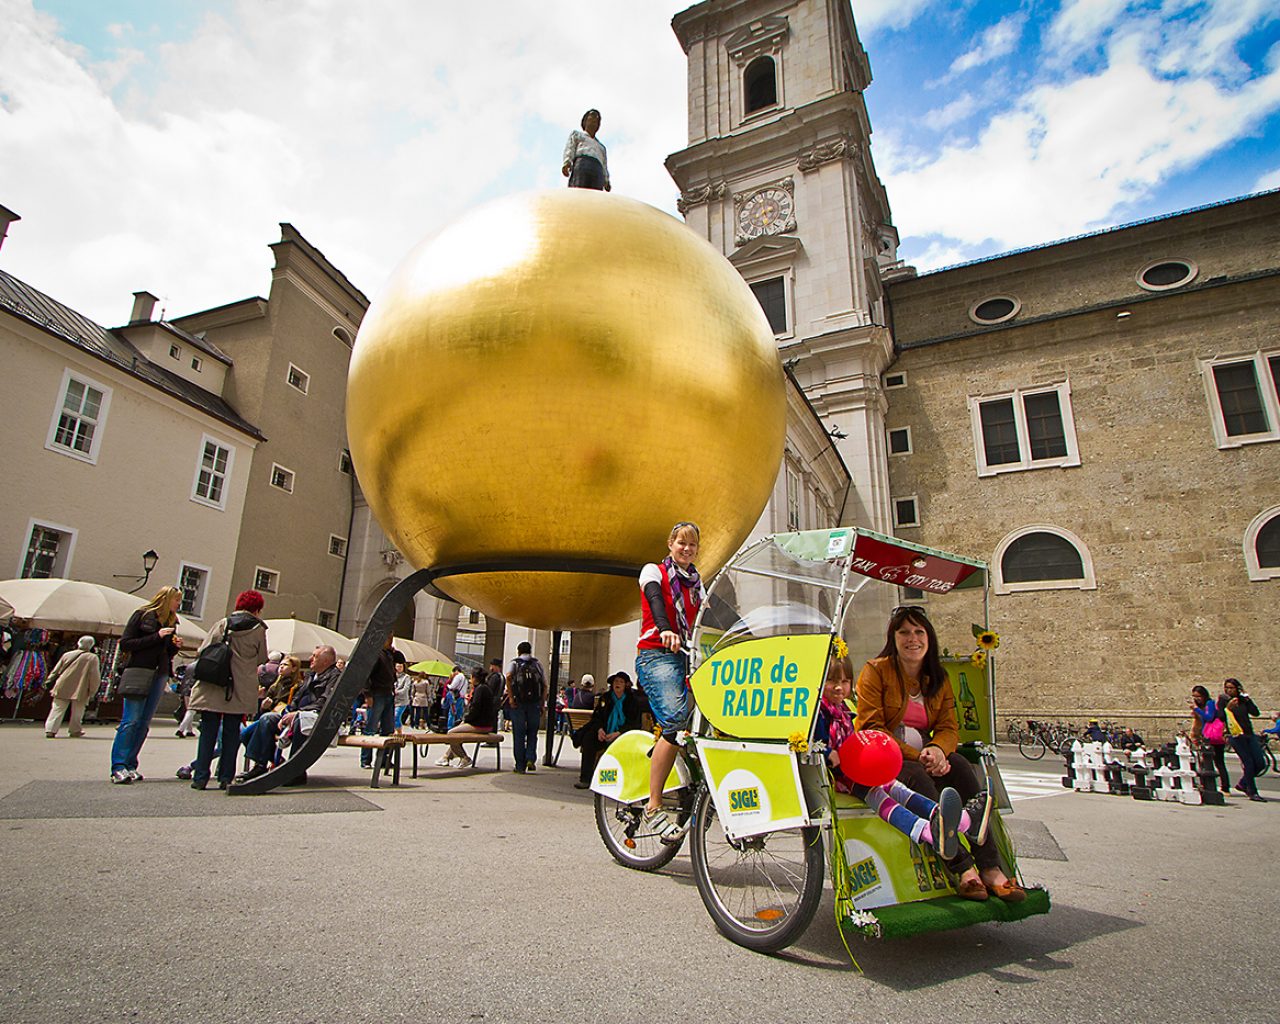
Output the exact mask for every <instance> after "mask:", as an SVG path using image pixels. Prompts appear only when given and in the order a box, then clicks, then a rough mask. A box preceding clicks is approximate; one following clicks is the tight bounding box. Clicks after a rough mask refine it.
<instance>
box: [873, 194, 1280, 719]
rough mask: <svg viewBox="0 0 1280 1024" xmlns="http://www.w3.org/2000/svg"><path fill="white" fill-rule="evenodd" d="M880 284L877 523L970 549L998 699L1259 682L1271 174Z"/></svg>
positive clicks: (1264, 605)
mask: <svg viewBox="0 0 1280 1024" xmlns="http://www.w3.org/2000/svg"><path fill="white" fill-rule="evenodd" d="M889 297H890V302H891V304H892V309H893V324H894V336H895V340H896V343H897V349H898V352H899V355H898V358H897V359H896V361H895V362H894V363H893V364H892V366H891V367H889V369H888V371H887V373H886V377H885V380H886V383H887V384H889V385H890V387H889V390H888V391H887V392H886V393H887V394H888V395H889V396H890V401H889V413H888V417H887V429H888V431H889V432H890V435H891V436H890V442H891V445H890V446H891V448H897V449H900V450H901V454H896V455H891V456H890V458H889V476H890V483H891V488H892V492H893V498H894V506H895V511H900V512H901V514H900V515H898V516H897V517H896V518H897V522H896V524H895V528H896V532H897V533H898V535H899V536H901V537H903V538H905V539H908V540H912V541H918V542H920V543H923V544H928V545H933V546H938V547H943V548H948V549H951V550H956V551H962V552H966V553H970V554H973V555H976V556H977V557H982V558H986V559H988V560H990V561H991V563H992V598H991V611H992V621H993V623H995V625H996V626H997V628H998V629H999V631H1000V632H1001V633H1003V634H1004V635H1005V636H1006V638H1007V639H1006V641H1005V642H1004V643H1003V644H1002V646H1001V648H1000V656H999V659H998V661H999V676H1000V695H1001V700H1002V703H1003V707H1004V709H1005V711H1006V712H1008V713H1009V714H1010V715H1015V716H1016V715H1023V716H1024V717H1025V715H1026V714H1032V715H1046V714H1048V715H1052V714H1061V715H1063V716H1067V717H1073V718H1077V719H1078V718H1080V717H1081V716H1082V715H1084V714H1085V713H1092V714H1095V715H1111V716H1112V717H1119V716H1121V715H1130V714H1146V713H1150V712H1154V711H1172V710H1173V709H1176V708H1178V707H1179V706H1180V705H1181V704H1182V703H1183V702H1184V700H1185V697H1186V693H1187V690H1188V688H1189V687H1190V686H1191V685H1192V684H1194V683H1197V682H1201V683H1204V684H1206V685H1208V686H1209V687H1211V688H1212V687H1213V686H1215V685H1218V684H1220V683H1221V681H1222V679H1223V678H1224V677H1226V676H1237V677H1239V678H1241V679H1244V680H1248V681H1249V683H1250V685H1253V686H1254V687H1255V688H1256V689H1257V690H1258V691H1259V692H1260V694H1268V695H1270V699H1271V700H1276V699H1277V698H1280V694H1277V693H1276V688H1277V685H1278V684H1280V677H1277V674H1276V670H1275V664H1276V655H1277V641H1276V629H1275V609H1276V607H1277V605H1280V557H1278V555H1280V443H1277V442H1280V395H1278V391H1277V388H1278V381H1280V305H1278V304H1277V299H1280V193H1276V192H1272V193H1267V194H1263V195H1259V196H1255V197H1250V198H1246V199H1242V200H1237V201H1234V202H1229V203H1224V204H1220V205H1217V206H1213V207H1209V208H1206V209H1200V210H1193V211H1190V212H1187V213H1182V214H1178V215H1176V216H1171V217H1165V218H1160V219H1157V220H1154V221H1150V222H1147V223H1142V224H1137V225H1133V226H1129V227H1123V228H1117V229H1114V230H1111V231H1105V232H1101V233H1099V234H1095V235H1091V236H1088V237H1084V238H1079V239H1075V240H1071V241H1066V242H1060V243H1056V244H1052V245H1046V246H1043V247H1040V248H1036V249H1032V250H1029V251H1024V252H1018V253H1011V254H1009V255H1005V256H999V257H996V258H993V259H988V260H982V261H979V262H977V263H973V264H969V265H967V266H962V267H957V268H954V269H950V270H945V271H940V272H937V273H931V274H924V275H921V276H919V277H916V278H914V279H910V280H902V281H899V282H897V283H895V284H892V285H891V286H890V288H889ZM984 320H986V321H988V322H982V321H984ZM1224 413H1225V415H1224ZM1260 563H1261V564H1260ZM925 603H933V604H934V605H935V606H936V608H937V613H938V615H937V617H938V621H939V625H940V628H941V629H942V631H943V633H944V635H953V636H954V635H957V634H960V635H962V634H963V633H964V632H965V629H966V627H967V625H968V621H972V620H968V619H967V618H965V616H964V615H961V614H960V613H961V612H965V613H968V612H970V611H971V609H954V608H952V607H951V606H949V604H948V602H947V601H946V600H940V601H934V602H925ZM1212 692H1214V693H1215V694H1216V693H1217V692H1218V691H1217V690H1212ZM1264 703H1265V698H1264Z"/></svg>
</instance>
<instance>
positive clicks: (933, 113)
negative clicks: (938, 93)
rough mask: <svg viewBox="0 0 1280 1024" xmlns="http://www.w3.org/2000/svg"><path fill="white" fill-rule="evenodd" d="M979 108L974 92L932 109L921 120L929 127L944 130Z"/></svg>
mask: <svg viewBox="0 0 1280 1024" xmlns="http://www.w3.org/2000/svg"><path fill="white" fill-rule="evenodd" d="M977 109H978V100H977V98H976V97H975V96H974V95H973V94H972V93H964V94H963V95H961V96H957V97H956V98H955V99H954V100H952V101H951V102H950V103H948V104H946V105H945V106H942V107H937V108H936V109H934V110H930V111H929V112H928V113H927V114H925V115H924V116H923V117H922V118H921V119H920V120H921V122H922V123H923V124H924V125H925V127H927V128H932V129H933V130H934V131H942V130H943V129H944V128H950V127H951V126H952V125H953V124H956V123H958V122H960V121H963V120H964V119H965V118H967V117H968V116H969V115H970V114H972V113H973V112H974V111H975V110H977Z"/></svg>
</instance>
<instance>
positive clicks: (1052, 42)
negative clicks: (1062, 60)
mask: <svg viewBox="0 0 1280 1024" xmlns="http://www.w3.org/2000/svg"><path fill="white" fill-rule="evenodd" d="M1129 3H1130V0H1063V4H1062V7H1061V8H1059V10H1058V14H1057V17H1055V18H1054V19H1053V22H1052V23H1051V24H1050V25H1049V30H1048V32H1047V33H1046V37H1047V41H1048V47H1047V49H1048V50H1049V51H1050V52H1062V51H1064V50H1065V51H1068V52H1069V53H1073V52H1076V51H1078V50H1082V49H1086V48H1088V47H1091V46H1093V45H1095V44H1096V43H1097V41H1098V40H1099V39H1100V38H1101V37H1102V36H1103V35H1105V34H1106V32H1107V31H1109V30H1110V29H1111V28H1112V27H1113V26H1114V25H1115V24H1116V23H1117V22H1119V21H1120V19H1121V18H1122V17H1123V16H1124V14H1125V12H1126V10H1127V8H1128V7H1129Z"/></svg>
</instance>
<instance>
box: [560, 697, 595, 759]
mask: <svg viewBox="0 0 1280 1024" xmlns="http://www.w3.org/2000/svg"><path fill="white" fill-rule="evenodd" d="M595 713H596V709H595V708H594V707H590V708H565V709H564V711H563V712H562V714H563V715H564V716H565V718H567V719H568V720H569V728H568V730H567V731H566V732H562V733H561V734H560V739H559V740H558V741H557V742H556V754H555V757H554V758H552V760H551V763H552V764H553V765H557V764H559V763H560V748H561V747H563V746H564V738H565V736H567V735H568V734H569V733H570V732H573V730H575V729H581V728H582V727H583V726H584V725H586V724H587V723H588V722H590V721H591V716H592V715H594V714H595Z"/></svg>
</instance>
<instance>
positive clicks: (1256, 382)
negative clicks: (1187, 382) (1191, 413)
mask: <svg viewBox="0 0 1280 1024" xmlns="http://www.w3.org/2000/svg"><path fill="white" fill-rule="evenodd" d="M1200 372H1201V375H1202V376H1203V377H1204V390H1205V395H1206V397H1207V398H1208V401H1209V418H1210V419H1211V420H1212V421H1213V437H1214V441H1215V442H1216V443H1217V446H1218V447H1219V448H1239V447H1240V446H1241V445H1246V444H1257V443H1258V442H1260V441H1277V440H1280V351H1272V352H1262V351H1258V352H1254V353H1253V354H1252V355H1240V356H1227V357H1223V358H1221V359H1202V360H1201V361H1200Z"/></svg>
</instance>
